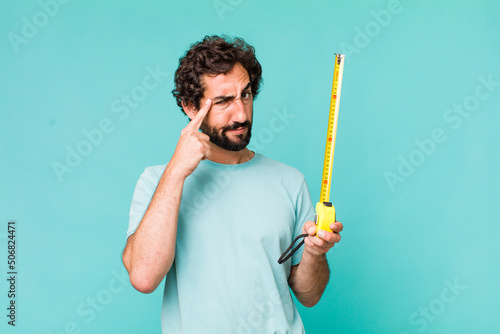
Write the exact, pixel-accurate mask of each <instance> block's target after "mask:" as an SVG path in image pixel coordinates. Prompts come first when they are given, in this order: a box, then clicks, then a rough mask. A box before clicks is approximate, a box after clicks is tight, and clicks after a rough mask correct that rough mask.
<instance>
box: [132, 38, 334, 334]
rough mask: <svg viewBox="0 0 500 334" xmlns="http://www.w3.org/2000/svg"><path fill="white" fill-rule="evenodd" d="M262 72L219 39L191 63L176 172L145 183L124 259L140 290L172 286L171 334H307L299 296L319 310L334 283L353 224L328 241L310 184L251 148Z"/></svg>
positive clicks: (152, 174)
mask: <svg viewBox="0 0 500 334" xmlns="http://www.w3.org/2000/svg"><path fill="white" fill-rule="evenodd" d="M261 73H262V70H261V66H260V64H259V62H258V61H257V59H256V58H255V52H254V49H253V47H251V46H249V45H248V44H246V43H245V42H244V41H243V40H242V39H238V38H236V39H233V40H230V39H228V38H221V37H218V36H211V37H209V36H207V37H205V38H204V40H203V41H201V42H199V43H196V44H193V45H192V46H191V49H190V50H188V52H187V53H186V55H185V56H184V57H183V58H181V59H180V62H179V68H178V69H177V71H176V74H175V85H176V87H175V89H174V91H173V94H174V96H175V97H176V99H177V104H178V105H179V106H180V107H181V109H182V111H183V112H184V113H185V114H186V115H187V116H188V117H189V118H190V122H189V124H188V125H187V126H186V127H185V128H184V129H183V130H182V131H181V135H180V138H179V141H178V143H177V146H176V148H175V152H174V154H173V156H172V158H171V159H170V161H169V162H168V163H167V164H166V165H160V166H153V167H148V168H146V169H145V171H144V173H143V174H142V175H141V177H140V178H139V181H138V183H137V186H136V189H135V191H134V196H133V200H132V205H131V209H130V222H129V230H128V232H127V237H128V239H127V245H126V247H125V250H124V252H123V263H124V265H125V267H126V268H127V270H128V273H129V276H130V282H131V283H132V285H133V286H134V288H136V289H137V290H138V291H141V292H143V293H151V292H152V291H154V290H155V289H156V288H157V286H158V285H159V284H160V282H161V281H162V279H163V278H164V277H165V275H166V280H165V289H164V297H163V307H162V313H161V321H162V331H163V333H304V327H303V324H302V320H301V318H300V315H299V313H298V311H297V308H296V306H295V304H294V302H293V299H292V297H291V294H290V290H289V287H290V288H291V290H292V291H293V292H294V294H295V296H296V297H297V299H298V300H299V301H300V302H301V303H302V304H303V305H305V306H306V307H312V306H314V305H315V304H316V303H317V302H318V301H319V299H320V297H321V295H322V293H323V291H324V289H325V287H326V284H327V283H328V279H329V268H328V263H327V260H326V256H325V253H326V252H327V251H328V250H329V249H330V248H331V247H333V245H334V244H335V243H336V242H338V241H339V240H340V235H339V234H338V232H340V231H341V230H342V224H341V223H340V222H335V223H332V224H331V226H330V227H331V229H332V230H333V231H334V233H331V232H326V231H318V236H316V235H315V234H316V227H315V224H314V223H313V222H312V221H311V220H312V219H313V218H314V215H315V212H314V208H313V205H312V202H311V198H310V195H309V190H308V188H307V184H306V182H305V179H304V176H303V175H302V173H301V172H299V171H298V170H297V169H295V168H293V167H290V166H287V165H285V164H283V163H280V162H278V161H275V160H272V159H269V158H267V157H265V156H263V155H261V154H259V153H256V152H252V151H250V150H249V149H248V148H246V146H247V144H248V143H249V141H250V137H251V128H252V120H253V100H254V99H255V98H256V97H257V94H258V91H259V85H260V82H261ZM199 129H201V131H202V132H199ZM302 233H307V234H308V236H307V237H306V238H305V246H304V247H301V248H300V249H299V251H298V252H296V253H295V254H294V255H293V256H292V258H291V261H287V262H285V263H284V264H278V262H277V259H278V258H279V256H280V255H281V253H282V252H283V251H284V250H285V249H286V248H287V246H288V245H289V244H290V243H291V241H292V240H293V239H294V238H295V237H297V236H298V235H300V234H302ZM290 262H291V263H290Z"/></svg>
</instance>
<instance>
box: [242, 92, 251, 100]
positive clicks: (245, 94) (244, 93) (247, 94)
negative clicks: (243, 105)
mask: <svg viewBox="0 0 500 334" xmlns="http://www.w3.org/2000/svg"><path fill="white" fill-rule="evenodd" d="M251 97H252V93H251V92H250V91H246V92H243V93H242V94H241V98H242V99H245V100H248V99H250V98H251Z"/></svg>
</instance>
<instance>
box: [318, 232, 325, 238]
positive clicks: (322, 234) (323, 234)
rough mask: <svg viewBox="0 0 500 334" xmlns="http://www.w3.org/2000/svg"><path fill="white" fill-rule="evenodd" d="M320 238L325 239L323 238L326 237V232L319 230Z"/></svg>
mask: <svg viewBox="0 0 500 334" xmlns="http://www.w3.org/2000/svg"><path fill="white" fill-rule="evenodd" d="M318 236H320V237H322V238H323V237H324V236H325V231H323V230H319V231H318Z"/></svg>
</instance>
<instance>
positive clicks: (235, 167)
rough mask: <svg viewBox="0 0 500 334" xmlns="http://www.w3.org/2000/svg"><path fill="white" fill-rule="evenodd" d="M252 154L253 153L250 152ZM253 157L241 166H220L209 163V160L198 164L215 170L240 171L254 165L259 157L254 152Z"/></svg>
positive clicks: (219, 164) (212, 162)
mask: <svg viewBox="0 0 500 334" xmlns="http://www.w3.org/2000/svg"><path fill="white" fill-rule="evenodd" d="M251 152H254V151H251ZM254 153H255V154H254V156H253V157H252V159H250V160H248V161H245V162H243V163H241V164H221V163H218V162H214V161H210V160H201V161H200V163H202V164H203V165H205V166H207V167H212V168H217V169H242V168H247V167H250V166H253V165H255V164H256V163H257V162H258V161H259V160H260V157H261V155H260V154H259V153H257V152H254Z"/></svg>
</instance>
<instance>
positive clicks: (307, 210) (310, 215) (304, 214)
mask: <svg viewBox="0 0 500 334" xmlns="http://www.w3.org/2000/svg"><path fill="white" fill-rule="evenodd" d="M315 215H316V212H315V210H314V207H313V204H312V201H311V195H310V194H309V189H308V187H307V182H306V180H305V179H303V182H302V185H301V187H300V190H299V194H298V197H297V203H296V205H295V217H296V220H295V226H294V231H293V238H292V240H294V239H295V238H296V237H298V236H299V235H301V234H302V226H304V224H305V223H306V221H314V216H315ZM302 240H303V239H300V241H302ZM303 251H304V245H302V246H300V248H299V249H298V250H297V252H295V253H294V254H293V255H292V266H295V265H297V264H299V262H300V260H301V259H302V253H303Z"/></svg>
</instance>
